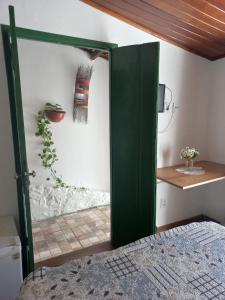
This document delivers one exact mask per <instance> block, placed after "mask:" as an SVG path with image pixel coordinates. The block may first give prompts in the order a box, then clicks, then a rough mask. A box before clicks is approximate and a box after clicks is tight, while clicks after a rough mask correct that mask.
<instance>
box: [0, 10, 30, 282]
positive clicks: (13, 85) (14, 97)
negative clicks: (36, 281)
mask: <svg viewBox="0 0 225 300" xmlns="http://www.w3.org/2000/svg"><path fill="white" fill-rule="evenodd" d="M9 17H10V30H9V31H7V30H4V29H2V35H3V43H4V53H5V63H6V70H7V79H8V90H9V99H10V110H11V122H12V130H13V142H14V154H15V165H16V174H15V177H16V180H17V193H18V204H19V219H20V236H21V244H22V262H23V275H24V277H25V276H27V275H28V274H29V273H30V272H31V271H32V270H33V267H34V261H33V244H32V229H31V215H30V202H29V175H28V168H27V158H26V144H25V133H24V120H23V108H22V94H21V86H20V70H19V59H18V48H17V37H16V27H15V17H14V9H13V7H12V6H9Z"/></svg>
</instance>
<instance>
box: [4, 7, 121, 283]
mask: <svg viewBox="0 0 225 300" xmlns="http://www.w3.org/2000/svg"><path fill="white" fill-rule="evenodd" d="M12 10H13V9H12ZM1 31H2V36H3V45H4V53H5V62H6V73H7V79H8V91H9V98H10V110H11V123H12V133H13V144H14V155H15V164H16V170H17V169H18V168H19V164H20V162H19V159H18V160H17V157H19V156H20V147H21V145H19V143H18V138H17V135H18V133H17V127H18V126H17V123H16V120H15V109H14V107H13V105H12V103H14V102H15V91H14V89H15V87H14V85H13V83H12V82H13V78H12V74H13V69H12V63H11V59H12V58H11V56H10V55H9V52H10V26H8V25H1ZM15 33H16V39H18V38H20V39H27V40H33V41H39V42H47V43H54V44H59V45H66V46H74V47H76V48H92V49H93V48H94V49H99V50H107V51H109V52H110V53H111V51H112V49H114V48H116V47H118V46H117V44H113V43H105V42H101V41H95V40H89V39H83V38H77V37H71V36H66V35H60V34H54V33H49V32H43V31H37V30H32V29H26V28H20V27H15ZM109 59H110V61H109V63H110V64H111V55H110V56H109ZM18 68H19V62H18ZM110 69H111V68H110ZM18 70H19V69H18ZM109 113H110V112H109ZM110 116H111V114H110ZM110 118H111V117H110ZM20 123H21V124H20V126H21V127H20V129H21V130H22V131H23V132H24V119H23V114H21V118H20ZM22 146H23V148H24V149H26V145H22ZM111 155H112V145H111V140H110V160H111V165H112V157H111ZM111 170H112V169H111ZM111 170H110V172H111V173H112V171H111ZM110 175H111V174H110ZM19 184H20V182H18V181H17V196H18V208H19V223H20V236H21V244H22V248H23V249H24V248H25V247H27V245H29V247H30V251H31V252H30V253H33V244H32V224H31V215H30V207H29V205H27V204H25V205H26V207H25V208H24V203H23V201H22V197H21V189H20V187H19ZM24 209H25V210H26V211H27V213H28V216H29V217H27V218H26V214H25V213H24ZM26 225H27V226H26ZM26 230H27V231H28V233H30V234H29V235H28V240H27V232H26ZM30 235H31V236H30ZM32 255H33V254H32ZM22 260H23V275H24V277H26V276H27V275H28V274H29V273H30V272H31V271H33V268H34V263H33V261H28V263H27V260H28V257H27V254H26V251H22Z"/></svg>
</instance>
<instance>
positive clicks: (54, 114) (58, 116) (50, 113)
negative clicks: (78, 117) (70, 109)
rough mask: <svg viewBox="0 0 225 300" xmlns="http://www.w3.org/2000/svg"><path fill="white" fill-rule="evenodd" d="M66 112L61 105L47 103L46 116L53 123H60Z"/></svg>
mask: <svg viewBox="0 0 225 300" xmlns="http://www.w3.org/2000/svg"><path fill="white" fill-rule="evenodd" d="M65 113H66V112H65V111H64V110H63V109H62V107H61V105H59V104H51V103H46V106H45V115H46V117H47V119H48V120H49V121H51V122H60V121H62V119H63V118H64V116H65Z"/></svg>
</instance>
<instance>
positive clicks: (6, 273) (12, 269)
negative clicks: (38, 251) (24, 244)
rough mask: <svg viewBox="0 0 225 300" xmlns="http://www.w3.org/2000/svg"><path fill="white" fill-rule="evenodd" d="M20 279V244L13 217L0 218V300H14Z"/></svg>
mask: <svg viewBox="0 0 225 300" xmlns="http://www.w3.org/2000/svg"><path fill="white" fill-rule="evenodd" d="M22 281H23V277H22V259H21V243H20V238H19V235H18V232H17V230H16V226H15V222H14V219H13V217H11V216H10V217H0V300H15V298H16V294H17V292H18V291H19V289H20V286H21V283H22Z"/></svg>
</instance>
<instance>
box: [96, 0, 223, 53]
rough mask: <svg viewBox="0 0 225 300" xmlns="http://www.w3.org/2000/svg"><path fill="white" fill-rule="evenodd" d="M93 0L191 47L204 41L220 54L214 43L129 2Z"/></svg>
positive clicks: (214, 51) (199, 47)
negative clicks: (183, 30) (176, 26)
mask: <svg viewBox="0 0 225 300" xmlns="http://www.w3.org/2000/svg"><path fill="white" fill-rule="evenodd" d="M94 2H97V3H99V4H101V5H102V6H104V5H105V4H107V7H109V8H111V9H112V10H114V11H116V12H117V13H118V14H120V15H122V16H124V17H127V18H132V17H134V16H135V20H136V21H137V22H138V23H139V24H141V25H142V26H146V27H150V28H152V29H153V30H155V31H158V32H163V33H164V34H166V35H167V36H170V37H171V36H173V37H176V38H177V39H178V40H180V41H182V43H183V44H186V45H190V47H191V48H193V47H196V48H198V50H199V51H200V49H201V45H202V44H203V43H204V46H205V49H206V50H209V51H211V53H212V54H213V55H219V54H220V49H218V48H217V47H216V45H212V44H211V43H210V42H208V43H206V42H205V41H203V40H202V39H201V38H197V39H196V37H193V35H192V34H191V33H190V34H189V33H188V32H185V33H184V32H182V28H179V29H178V28H175V27H174V25H173V24H170V23H168V22H162V21H160V20H159V19H158V18H155V16H153V15H151V17H150V18H148V17H147V16H146V13H145V12H144V13H142V12H141V11H140V10H138V9H137V8H135V10H134V7H133V6H132V7H131V6H129V4H128V3H125V2H124V1H120V0H116V1H115V0H114V1H113V4H111V2H110V1H108V0H94ZM134 11H135V13H134ZM138 13H139V14H138ZM200 52H201V51H200ZM202 53H204V51H202Z"/></svg>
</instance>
